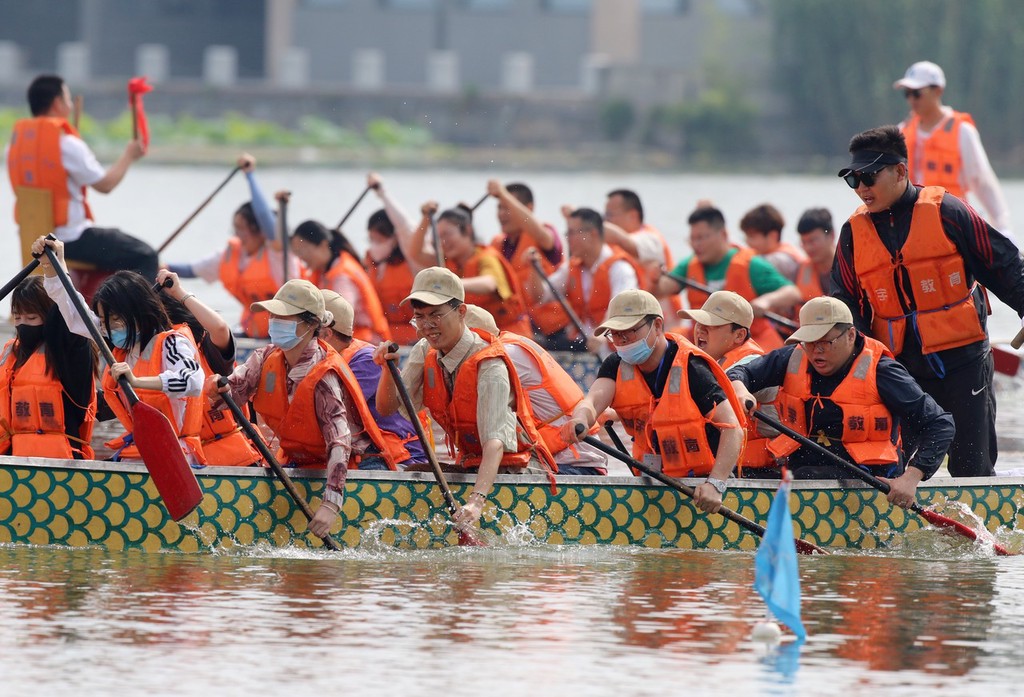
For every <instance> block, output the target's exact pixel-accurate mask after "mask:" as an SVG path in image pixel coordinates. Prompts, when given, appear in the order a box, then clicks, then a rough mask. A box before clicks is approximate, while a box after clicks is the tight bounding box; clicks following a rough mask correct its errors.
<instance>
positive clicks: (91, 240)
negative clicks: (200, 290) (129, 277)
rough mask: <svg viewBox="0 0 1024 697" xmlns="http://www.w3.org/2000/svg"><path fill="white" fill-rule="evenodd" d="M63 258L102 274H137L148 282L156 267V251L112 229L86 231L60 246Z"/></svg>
mask: <svg viewBox="0 0 1024 697" xmlns="http://www.w3.org/2000/svg"><path fill="white" fill-rule="evenodd" d="M64 258H66V259H67V260H68V261H80V262H82V263H85V264H92V265H93V266H95V267H96V268H97V269H102V270H104V271H123V270H128V271H138V272H139V273H140V274H142V275H143V276H144V277H145V278H146V280H148V281H153V280H156V272H157V268H158V266H159V261H158V258H157V253H156V250H154V249H153V248H152V247H150V246H149V245H148V244H146V243H145V242H143V241H142V240H140V239H137V238H135V237H132V236H131V235H129V234H126V233H124V232H121V231H120V230H118V229H116V228H102V227H90V228H86V229H85V230H84V231H83V232H82V236H81V237H79V238H78V239H77V240H75V241H74V242H65V243H64Z"/></svg>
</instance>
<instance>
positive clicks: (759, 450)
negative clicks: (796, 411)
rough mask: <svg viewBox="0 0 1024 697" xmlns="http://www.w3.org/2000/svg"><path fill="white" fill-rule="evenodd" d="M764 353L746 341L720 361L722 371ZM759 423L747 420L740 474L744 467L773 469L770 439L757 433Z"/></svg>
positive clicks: (758, 347) (754, 342)
mask: <svg viewBox="0 0 1024 697" xmlns="http://www.w3.org/2000/svg"><path fill="white" fill-rule="evenodd" d="M764 353H765V351H764V349H763V348H761V347H760V346H758V344H757V342H756V341H754V340H753V339H747V340H746V341H744V342H743V343H742V344H740V345H739V346H737V347H736V348H734V349H733V350H732V351H729V352H728V353H727V354H725V357H724V358H723V360H722V370H726V371H727V370H729V368H731V367H733V366H734V365H736V364H737V363H739V362H740V361H742V360H743V359H744V358H747V357H748V356H763V355H764ZM760 423H761V422H760V421H758V420H757V419H747V441H746V444H745V445H744V446H743V452H742V453H741V454H740V464H739V469H740V474H742V473H743V472H742V470H743V468H744V467H754V468H760V467H773V466H774V465H775V458H773V457H772V454H771V453H770V452H768V443H769V441H770V440H771V439H770V438H768V437H767V436H763V435H761V433H760V432H759V431H758V424H760Z"/></svg>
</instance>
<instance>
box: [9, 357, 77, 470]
mask: <svg viewBox="0 0 1024 697" xmlns="http://www.w3.org/2000/svg"><path fill="white" fill-rule="evenodd" d="M14 343H15V340H14V339H12V340H10V341H8V342H7V344H6V345H5V346H4V348H3V354H2V355H0V452H7V450H8V449H10V453H9V454H10V455H13V456H15V457H50V458H57V459H61V460H71V459H73V458H74V456H75V453H78V454H79V455H80V456H81V458H82V459H84V460H92V459H94V458H95V454H94V453H93V449H92V446H91V445H90V442H91V440H92V428H93V425H94V424H95V422H96V391H95V390H91V394H92V398H91V399H90V400H89V404H88V405H86V408H85V419H84V420H83V421H82V425H81V426H80V427H79V429H78V433H77V434H76V435H74V436H69V435H68V434H67V433H66V432H65V424H64V387H63V385H61V383H60V380H59V379H57V377H56V376H55V375H50V374H48V373H47V371H46V345H45V344H40V346H39V348H38V349H36V351H35V352H34V353H33V354H32V355H31V356H29V358H28V360H27V361H25V363H24V364H22V365H21V366H20V367H19V368H18V369H17V370H15V368H14V362H15V360H16V357H15V355H14Z"/></svg>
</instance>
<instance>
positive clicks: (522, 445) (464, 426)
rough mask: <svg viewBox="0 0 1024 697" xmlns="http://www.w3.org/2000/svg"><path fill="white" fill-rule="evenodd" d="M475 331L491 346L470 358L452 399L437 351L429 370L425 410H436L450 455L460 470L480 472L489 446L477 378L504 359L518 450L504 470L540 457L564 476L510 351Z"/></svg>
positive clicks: (504, 463) (428, 358)
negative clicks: (483, 436) (492, 361)
mask: <svg viewBox="0 0 1024 697" xmlns="http://www.w3.org/2000/svg"><path fill="white" fill-rule="evenodd" d="M470 331H472V332H474V333H475V334H477V336H480V337H482V338H483V339H484V340H485V341H486V342H487V344H488V346H487V347H486V348H483V349H481V350H480V351H477V352H476V353H474V354H473V355H471V356H469V357H468V358H466V359H465V360H464V361H463V362H462V364H461V365H459V368H458V371H457V372H456V374H455V382H454V388H453V390H452V391H451V393H449V390H448V385H447V384H445V378H444V368H443V367H442V366H441V361H440V358H439V357H438V354H437V350H436V349H430V350H429V351H428V352H427V356H426V360H425V362H424V365H423V406H424V407H426V408H427V409H429V410H430V415H431V416H432V417H433V419H434V421H436V422H437V423H438V425H440V426H441V428H442V429H444V432H445V434H446V435H447V441H448V451H449V452H450V453H451V455H452V456H453V457H455V458H456V464H457V465H458V466H460V467H466V468H470V467H479V466H480V461H481V457H482V456H483V443H481V442H480V436H479V429H478V428H477V422H476V409H477V375H478V374H479V371H480V362H481V361H485V360H487V359H489V358H498V359H501V360H502V361H504V362H505V366H506V367H507V369H508V379H509V384H510V385H511V388H512V397H513V405H512V409H513V411H514V412H515V415H516V423H517V427H516V431H517V433H518V438H517V439H516V443H517V447H518V450H516V452H513V453H508V452H506V453H503V454H502V456H501V466H503V467H525V466H526V465H527V464H528V463H529V462H530V458H531V457H535V458H536V459H537V460H538V461H539V462H540V463H541V464H543V465H545V466H546V467H548V468H549V470H550V471H551V472H557V471H558V465H556V464H555V460H554V457H552V455H551V452H550V451H549V450H548V447H547V445H546V444H545V442H544V439H543V438H542V437H541V435H540V433H539V432H538V431H537V426H536V422H535V421H534V418H533V412H532V410H531V409H530V400H529V398H528V397H527V395H526V392H525V391H524V390H523V386H522V384H521V383H520V382H519V376H518V375H517V374H516V369H515V366H514V365H513V364H512V361H511V359H509V357H508V354H507V353H505V348H504V347H503V346H502V344H501V342H500V341H498V340H497V339H496V338H495V337H493V336H491V335H490V334H487V333H486V332H484V331H481V330H476V329H471V330H470Z"/></svg>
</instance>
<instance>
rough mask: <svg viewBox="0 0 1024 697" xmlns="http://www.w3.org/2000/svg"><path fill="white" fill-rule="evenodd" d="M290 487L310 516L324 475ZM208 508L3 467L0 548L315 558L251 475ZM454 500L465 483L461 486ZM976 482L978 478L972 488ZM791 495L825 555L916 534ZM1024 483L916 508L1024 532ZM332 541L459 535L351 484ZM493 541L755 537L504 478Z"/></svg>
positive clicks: (689, 509) (637, 494)
mask: <svg viewBox="0 0 1024 697" xmlns="http://www.w3.org/2000/svg"><path fill="white" fill-rule="evenodd" d="M305 474H306V473H303V472H297V473H296V476H295V477H294V479H293V481H294V482H295V484H296V486H297V487H298V489H299V491H300V492H302V494H303V495H304V496H305V497H306V498H307V500H309V501H310V503H311V505H312V506H313V508H314V509H315V508H316V505H317V504H318V502H319V497H320V495H321V493H322V491H323V478H322V477H323V474H322V472H320V473H316V472H311V473H308V474H309V476H305ZM198 479H199V482H200V486H201V487H202V489H203V492H204V497H203V500H202V502H201V503H200V505H199V507H198V508H197V509H196V510H195V511H194V512H193V513H191V514H190V515H188V516H187V517H186V518H184V519H183V520H182V521H181V522H175V521H173V520H171V519H170V518H169V517H168V515H167V512H166V510H165V509H164V506H163V504H162V503H161V500H160V497H159V495H158V494H157V491H156V489H155V488H154V486H153V484H152V482H151V480H150V478H149V475H148V474H147V473H146V470H145V468H144V467H143V466H142V465H129V464H121V465H111V466H109V467H108V466H106V465H105V464H104V465H101V464H99V463H90V465H83V464H80V463H70V464H67V465H66V466H60V465H54V464H46V461H43V460H31V461H27V462H26V461H18V460H15V459H13V458H0V543H20V544H34V545H62V546H68V547H88V546H96V547H103V548H107V549H113V550H127V549H142V550H147V551H159V550H173V551H180V552H205V551H212V550H216V549H224V548H233V547H237V546H251V545H265V546H272V547H287V546H295V547H320V546H322V543H321V542H320V540H318V539H316V538H314V537H312V536H311V535H309V534H308V533H307V532H306V521H305V517H304V516H303V514H302V511H301V510H300V508H299V507H298V506H297V505H296V504H295V503H294V502H293V501H292V500H291V498H290V497H289V496H288V494H287V492H286V491H285V490H284V488H283V487H282V486H281V485H280V483H279V482H278V481H277V480H276V479H274V478H273V476H272V475H271V474H270V473H269V472H267V471H265V470H257V469H252V468H246V469H228V468H216V471H213V470H212V468H211V469H209V470H201V471H199V473H198ZM452 479H453V480H454V481H453V482H452V489H453V491H454V493H455V496H456V498H458V499H460V500H461V499H462V498H464V497H465V496H466V495H468V493H469V487H470V486H471V482H470V481H469V480H468V478H465V477H460V476H457V475H456V476H453V477H452ZM975 481H977V480H975ZM827 484H829V483H826V484H816V485H813V486H810V485H807V484H804V483H797V484H796V485H795V488H794V491H793V494H792V498H791V499H790V505H791V509H792V512H793V520H794V529H795V532H796V534H797V535H798V536H799V537H801V538H803V539H805V540H807V541H809V542H813V543H814V544H817V545H819V546H822V547H834V548H861V549H870V548H877V547H884V546H886V545H887V544H889V543H890V542H891V541H892V540H893V538H894V536H896V535H899V534H901V533H906V532H911V531H914V530H918V529H920V528H922V526H923V525H925V523H924V522H923V521H922V520H921V519H920V518H919V517H918V516H917V515H915V514H913V513H910V512H907V511H904V510H903V509H900V508H894V507H891V506H889V504H888V503H887V502H886V500H885V498H884V496H882V495H880V494H879V493H878V492H876V491H875V490H873V489H867V488H850V489H843V488H839V486H838V485H837V484H836V483H835V482H832V483H830V484H831V486H828V485H827ZM1022 484H1024V480H1022V479H1012V480H1011V479H1009V478H1004V479H998V480H990V482H988V483H987V485H985V486H953V485H946V486H941V485H932V486H922V487H921V488H920V489H919V498H918V500H919V502H920V503H921V504H922V505H924V506H928V505H930V504H933V503H934V504H937V505H939V506H940V507H939V508H938V510H939V512H941V513H943V514H944V515H948V516H951V517H955V518H957V519H960V520H964V521H966V522H971V521H970V519H971V517H972V516H977V519H979V520H980V521H984V524H985V525H987V527H988V528H989V529H990V530H993V531H995V530H997V529H999V528H1006V529H1014V528H1017V527H1018V523H1019V522H1020V521H1019V517H1020V513H1019V511H1020V508H1021V504H1022V502H1024V490H1022ZM774 493H775V486H774V484H773V483H771V482H764V483H762V484H760V485H758V484H757V483H753V482H739V483H737V484H736V485H735V486H733V487H732V488H731V489H730V490H729V492H728V493H727V494H726V495H725V498H724V504H725V505H726V506H728V507H730V508H732V509H733V510H735V511H736V512H738V513H740V514H741V515H743V516H746V517H747V518H749V519H751V520H753V521H755V522H758V523H760V524H764V523H765V521H766V520H767V518H768V509H769V507H770V506H771V502H772V498H773V496H774ZM342 514H343V515H342V517H341V518H340V519H339V521H338V522H337V523H336V524H335V528H334V531H333V532H334V537H335V539H336V540H337V541H338V542H339V543H340V544H341V545H342V546H345V547H357V546H360V545H363V546H366V545H383V546H385V547H397V548H407V549H408V548H415V549H425V548H432V547H442V546H447V545H453V544H457V540H458V535H457V533H456V532H455V530H454V529H453V528H452V526H451V524H450V523H449V522H448V515H447V511H446V508H445V505H444V501H443V499H442V497H441V494H440V491H439V489H438V487H437V485H436V484H435V483H434V482H433V480H432V479H431V478H430V475H424V474H383V475H380V474H376V473H372V474H371V473H366V474H363V473H353V474H352V475H351V476H350V478H349V481H348V484H347V486H346V496H345V505H344V507H343V509H342ZM483 528H484V529H485V530H486V531H488V534H489V535H496V536H499V537H500V536H504V537H514V538H515V539H516V540H519V541H524V540H525V541H527V542H530V541H536V542H541V543H548V544H566V545H577V544H614V545H639V546H645V547H662V548H688V549H703V548H708V549H741V550H750V549H754V548H756V547H757V543H758V541H757V537H756V536H755V535H753V534H752V533H750V532H747V531H745V530H742V529H741V528H740V527H738V526H737V525H735V524H733V523H730V522H728V521H726V520H725V519H724V518H723V517H721V516H718V515H705V514H703V513H701V512H699V511H698V510H697V509H696V508H694V507H693V506H692V505H691V503H690V501H689V499H687V498H686V497H685V496H683V495H682V494H680V493H678V492H676V491H674V490H672V489H668V488H666V487H663V486H660V485H657V484H654V483H650V482H649V481H648V480H641V479H633V478H584V477H574V478H568V479H567V480H566V481H564V482H559V485H558V490H557V492H552V490H551V486H550V483H549V482H548V481H547V479H546V478H544V477H530V478H525V477H520V478H515V477H499V481H498V483H497V484H496V486H495V489H494V491H493V492H492V494H491V496H490V498H489V501H488V503H487V505H486V507H485V508H484V516H483Z"/></svg>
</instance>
